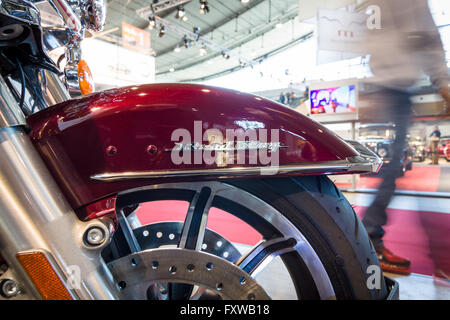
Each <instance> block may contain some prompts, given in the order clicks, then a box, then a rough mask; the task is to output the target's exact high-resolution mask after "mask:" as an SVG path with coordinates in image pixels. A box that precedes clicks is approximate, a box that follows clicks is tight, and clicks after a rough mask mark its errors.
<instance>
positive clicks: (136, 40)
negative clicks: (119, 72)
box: [122, 22, 151, 53]
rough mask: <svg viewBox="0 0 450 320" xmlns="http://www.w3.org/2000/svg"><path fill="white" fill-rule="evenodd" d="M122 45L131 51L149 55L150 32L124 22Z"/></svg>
mask: <svg viewBox="0 0 450 320" xmlns="http://www.w3.org/2000/svg"><path fill="white" fill-rule="evenodd" d="M122 45H123V47H125V48H128V49H131V50H136V51H140V52H143V53H148V52H150V51H151V43H150V32H148V31H145V30H143V29H140V28H138V27H135V26H133V25H131V24H128V23H126V22H122Z"/></svg>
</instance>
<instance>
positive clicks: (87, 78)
mask: <svg viewBox="0 0 450 320" xmlns="http://www.w3.org/2000/svg"><path fill="white" fill-rule="evenodd" d="M78 83H79V85H80V90H81V94H83V95H85V94H89V93H92V92H94V91H95V85H94V79H93V78H92V73H91V69H89V66H88V64H87V62H86V61H85V60H80V61H79V62H78Z"/></svg>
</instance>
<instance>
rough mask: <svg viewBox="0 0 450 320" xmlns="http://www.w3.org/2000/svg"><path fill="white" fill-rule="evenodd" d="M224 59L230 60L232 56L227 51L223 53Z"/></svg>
mask: <svg viewBox="0 0 450 320" xmlns="http://www.w3.org/2000/svg"><path fill="white" fill-rule="evenodd" d="M222 57H224V58H225V59H230V55H229V54H228V53H226V52H225V51H222Z"/></svg>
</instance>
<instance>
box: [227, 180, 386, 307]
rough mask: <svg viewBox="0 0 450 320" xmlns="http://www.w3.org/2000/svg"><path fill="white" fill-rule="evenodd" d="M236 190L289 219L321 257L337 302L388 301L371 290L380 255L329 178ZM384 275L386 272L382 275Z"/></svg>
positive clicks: (244, 185) (244, 184) (254, 183)
mask: <svg viewBox="0 0 450 320" xmlns="http://www.w3.org/2000/svg"><path fill="white" fill-rule="evenodd" d="M230 184H232V185H234V186H236V187H238V188H240V189H243V190H246V191H248V192H249V193H252V194H253V195H255V196H257V197H258V198H261V199H264V201H265V202H267V203H269V204H270V205H272V206H273V207H275V208H276V209H277V210H279V211H280V212H281V213H282V214H283V215H284V216H285V217H287V218H288V219H289V220H290V221H291V222H292V223H293V224H294V225H295V226H296V227H297V228H298V229H299V230H300V231H301V232H302V233H303V235H304V236H305V237H306V238H307V240H308V241H309V243H310V244H311V246H312V247H313V248H314V249H315V250H316V252H317V254H318V255H319V257H320V259H321V261H322V263H323V265H324V267H325V269H326V271H327V273H328V275H329V277H330V280H331V282H332V284H333V288H334V290H335V293H336V298H337V299H384V298H385V297H386V296H387V289H386V286H385V281H384V279H382V281H381V288H380V289H372V290H370V289H368V286H367V279H368V276H370V274H368V273H367V270H368V269H367V268H368V267H369V266H371V265H372V266H377V267H378V268H379V262H378V258H377V255H376V252H375V249H374V247H373V245H372V243H371V241H370V240H369V237H368V235H367V232H366V230H365V228H364V226H363V225H362V223H361V221H360V219H359V217H358V216H357V215H356V213H355V211H354V210H353V207H352V206H351V205H350V203H349V202H348V201H347V199H346V198H345V197H344V195H343V194H342V193H341V192H340V190H339V189H338V188H337V187H336V186H335V185H334V183H333V182H331V181H330V179H329V178H328V177H326V176H310V177H298V178H281V179H280V178H275V179H264V180H246V181H239V182H231V183H230ZM380 270H381V269H380Z"/></svg>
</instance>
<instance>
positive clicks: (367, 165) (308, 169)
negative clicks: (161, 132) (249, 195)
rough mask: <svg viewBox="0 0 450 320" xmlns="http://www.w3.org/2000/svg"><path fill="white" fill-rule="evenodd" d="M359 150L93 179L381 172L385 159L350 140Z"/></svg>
mask: <svg viewBox="0 0 450 320" xmlns="http://www.w3.org/2000/svg"><path fill="white" fill-rule="evenodd" d="M349 143H350V144H352V146H353V147H355V149H356V150H357V151H358V152H359V156H356V157H351V158H347V159H346V160H338V161H327V162H317V163H301V164H292V165H283V166H278V167H277V166H255V167H230V168H217V169H191V170H156V171H129V172H105V173H99V174H95V175H92V176H91V179H93V180H98V181H105V182H116V181H125V180H135V179H155V178H180V177H182V178H197V177H205V176H210V177H215V178H227V177H233V176H236V177H241V176H255V175H263V176H270V175H273V176H282V175H297V174H299V175H301V174H314V173H317V174H345V173H373V172H378V171H379V170H380V168H381V165H382V164H383V161H382V160H381V159H380V158H379V157H378V156H377V155H375V154H374V153H373V152H372V151H371V150H369V149H368V148H366V147H364V146H362V145H361V144H359V143H357V142H354V143H355V144H354V143H353V141H352V142H349ZM356 144H358V145H356Z"/></svg>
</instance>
